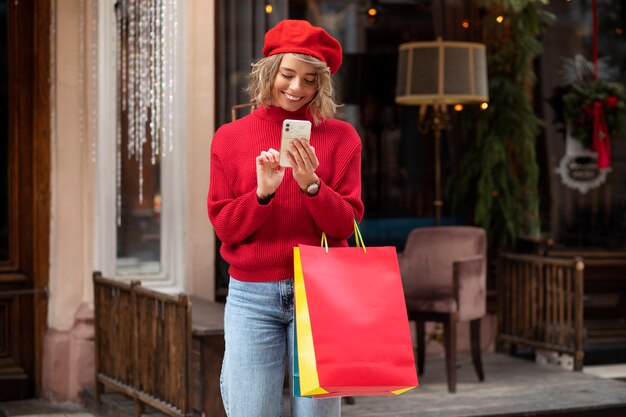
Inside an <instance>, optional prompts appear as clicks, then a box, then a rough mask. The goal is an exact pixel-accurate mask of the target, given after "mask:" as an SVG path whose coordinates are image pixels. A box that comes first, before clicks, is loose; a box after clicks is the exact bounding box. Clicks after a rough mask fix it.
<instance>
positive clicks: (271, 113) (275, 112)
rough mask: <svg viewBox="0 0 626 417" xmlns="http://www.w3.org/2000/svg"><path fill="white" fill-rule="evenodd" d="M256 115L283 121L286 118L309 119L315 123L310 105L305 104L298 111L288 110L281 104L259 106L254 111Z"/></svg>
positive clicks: (270, 119) (264, 118) (269, 119)
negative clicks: (280, 105)
mask: <svg viewBox="0 0 626 417" xmlns="http://www.w3.org/2000/svg"><path fill="white" fill-rule="evenodd" d="M254 115H255V116H257V117H259V118H261V119H263V120H268V121H270V122H279V123H282V122H283V120H285V119H295V120H308V121H310V122H311V123H313V116H312V115H311V112H310V111H309V106H303V107H302V108H300V109H298V110H296V111H288V110H285V109H283V108H282V107H279V106H267V107H259V108H258V109H256V110H255V111H254Z"/></svg>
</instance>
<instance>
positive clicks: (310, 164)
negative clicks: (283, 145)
mask: <svg viewBox="0 0 626 417" xmlns="http://www.w3.org/2000/svg"><path fill="white" fill-rule="evenodd" d="M289 146H290V150H291V152H287V158H288V159H289V162H290V163H291V167H292V168H293V178H294V179H295V180H296V182H297V183H298V185H299V186H300V188H301V189H303V190H304V189H306V188H307V187H308V186H309V185H311V184H312V183H314V182H316V181H318V180H319V178H318V176H317V175H316V174H315V170H316V169H317V167H318V166H319V165H320V163H319V161H318V160H317V156H316V155H315V148H313V147H312V146H311V145H310V144H309V142H308V141H306V140H301V139H298V140H294V141H293V142H291V144H290V145H289Z"/></svg>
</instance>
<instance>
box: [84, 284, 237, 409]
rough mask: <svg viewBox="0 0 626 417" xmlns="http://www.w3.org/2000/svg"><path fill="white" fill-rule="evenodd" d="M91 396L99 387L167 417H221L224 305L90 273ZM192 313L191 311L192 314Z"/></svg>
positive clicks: (98, 391)
mask: <svg viewBox="0 0 626 417" xmlns="http://www.w3.org/2000/svg"><path fill="white" fill-rule="evenodd" d="M93 279H94V294H95V297H94V301H95V303H94V304H95V328H96V399H97V401H98V402H100V395H101V394H102V393H103V392H104V388H105V386H106V387H108V388H110V389H113V390H115V391H118V392H122V393H124V394H126V395H128V396H129V397H131V398H133V399H134V401H135V416H136V417H139V416H141V414H142V413H143V412H144V410H145V406H146V405H149V406H151V407H153V408H155V409H157V410H159V411H161V412H164V413H166V414H169V415H171V416H174V417H178V416H180V417H182V416H191V415H193V411H192V410H193V409H196V410H199V411H201V412H202V415H203V416H207V417H208V416H225V415H226V414H225V412H224V408H223V406H222V400H221V396H220V386H219V379H220V378H219V375H220V369H221V365H222V358H223V354H224V336H223V335H224V325H223V322H224V305H223V304H222V303H216V302H211V301H206V300H202V299H200V298H196V297H188V296H187V295H185V294H179V295H177V296H172V295H168V294H163V293H160V292H157V291H152V290H149V289H146V288H143V287H141V284H140V283H139V282H131V283H127V282H121V281H116V280H111V279H107V278H104V277H102V275H101V274H100V273H99V272H95V273H94V276H93ZM192 311H193V314H192Z"/></svg>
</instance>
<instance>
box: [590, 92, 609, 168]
mask: <svg viewBox="0 0 626 417" xmlns="http://www.w3.org/2000/svg"><path fill="white" fill-rule="evenodd" d="M591 112H592V117H593V142H592V143H591V149H592V150H593V151H594V152H597V153H598V169H605V168H609V167H610V166H611V144H610V143H609V130H608V129H607V127H606V120H605V119H604V106H603V105H602V102H601V101H594V102H593V108H592V110H591Z"/></svg>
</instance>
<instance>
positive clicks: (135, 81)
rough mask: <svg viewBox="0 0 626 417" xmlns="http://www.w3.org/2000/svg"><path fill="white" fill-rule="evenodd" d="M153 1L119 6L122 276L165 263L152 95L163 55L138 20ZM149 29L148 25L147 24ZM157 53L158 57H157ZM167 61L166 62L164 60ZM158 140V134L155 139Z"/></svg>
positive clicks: (119, 249)
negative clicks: (151, 45) (152, 64)
mask: <svg viewBox="0 0 626 417" xmlns="http://www.w3.org/2000/svg"><path fill="white" fill-rule="evenodd" d="M138 5H143V6H150V5H149V4H147V3H132V2H131V3H128V2H125V1H124V2H118V3H117V4H116V13H117V18H118V25H117V30H118V32H117V36H118V38H117V39H118V43H117V45H118V48H119V50H118V56H117V60H118V64H119V65H118V75H117V76H118V85H117V97H118V109H119V113H118V123H119V126H118V128H119V131H118V140H119V148H118V158H119V159H118V167H117V168H118V169H117V175H118V176H119V178H118V181H119V183H118V198H119V199H120V200H119V203H120V204H119V206H118V210H119V212H118V216H119V221H118V228H117V274H119V275H137V274H142V275H145V274H149V275H156V274H160V273H161V272H162V265H161V161H160V156H159V155H158V154H159V152H158V149H157V146H158V144H155V143H154V142H153V140H152V139H153V137H152V133H153V132H154V133H155V134H156V133H157V132H158V130H157V129H156V128H155V126H156V123H154V124H153V123H152V122H153V120H152V119H151V113H152V112H151V111H150V110H151V107H150V104H146V103H149V102H148V101H147V100H145V98H146V97H148V96H149V94H150V93H152V91H150V88H149V86H150V85H152V83H155V82H156V81H154V77H155V76H156V75H155V74H156V72H159V71H160V68H158V66H155V67H153V68H149V67H148V66H149V63H150V62H155V61H156V60H157V59H158V58H159V55H158V51H155V50H154V49H151V48H149V47H148V46H147V43H146V42H147V39H146V36H145V33H143V32H142V34H139V35H140V36H137V27H138V26H137V25H138V23H137V22H143V20H145V18H146V16H148V14H149V13H150V10H149V9H147V8H146V7H143V6H142V7H139V6H138ZM142 25H143V23H142ZM151 54H155V56H151ZM160 57H161V59H162V58H163V57H162V56H160ZM155 136H156V135H155Z"/></svg>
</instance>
